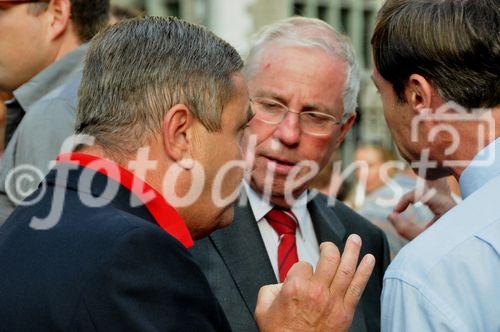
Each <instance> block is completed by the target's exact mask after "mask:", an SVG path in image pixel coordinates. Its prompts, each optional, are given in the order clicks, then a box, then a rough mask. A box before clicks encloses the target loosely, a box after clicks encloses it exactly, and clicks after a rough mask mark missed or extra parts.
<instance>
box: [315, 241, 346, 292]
mask: <svg viewBox="0 0 500 332" xmlns="http://www.w3.org/2000/svg"><path fill="white" fill-rule="evenodd" d="M319 249H320V257H319V262H318V265H316V271H315V272H314V275H313V276H312V281H314V282H318V283H321V284H323V285H324V286H325V287H327V288H328V287H330V285H331V283H332V281H333V278H334V277H335V273H336V272H337V268H338V265H339V263H340V251H339V249H338V248H337V246H336V245H335V244H333V243H331V242H324V243H322V244H321V245H320V247H319Z"/></svg>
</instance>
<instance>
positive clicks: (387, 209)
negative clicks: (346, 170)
mask: <svg viewBox="0 0 500 332" xmlns="http://www.w3.org/2000/svg"><path fill="white" fill-rule="evenodd" d="M354 161H355V162H358V163H362V164H363V165H360V166H359V167H358V168H357V169H356V185H355V186H354V189H353V190H352V192H351V193H350V195H349V203H351V204H352V206H353V207H354V209H355V210H356V211H357V212H358V213H359V214H361V215H362V216H363V217H365V218H367V219H368V220H370V221H371V222H372V223H374V224H375V225H377V226H379V227H380V228H381V229H382V230H384V232H385V234H386V235H387V239H388V241H389V246H390V249H391V257H394V256H395V255H396V254H397V253H398V252H399V250H400V249H401V248H402V247H403V246H404V245H405V244H406V243H408V239H406V238H405V237H403V236H402V235H400V234H399V233H398V230H397V229H396V228H395V227H394V226H393V225H392V223H390V222H389V220H388V219H387V218H388V217H389V215H390V214H391V213H392V211H393V209H394V207H395V206H396V204H397V203H398V201H399V200H400V199H401V198H402V196H403V195H404V194H405V193H407V192H409V191H411V190H413V189H414V188H415V186H416V183H417V181H416V175H415V173H414V172H413V171H412V170H411V169H409V168H405V169H404V170H403V171H401V169H398V168H396V167H394V165H393V166H391V165H390V164H389V163H391V162H395V161H396V155H395V154H394V153H393V152H392V151H390V150H389V149H386V148H384V147H383V146H381V145H377V144H365V145H361V146H359V147H357V148H356V151H355V157H354ZM403 217H404V218H405V219H406V220H408V222H410V221H411V222H412V223H414V224H416V226H422V227H424V226H425V225H426V224H427V222H428V221H429V220H430V219H432V218H433V217H434V215H433V214H432V212H431V211H430V210H429V209H428V208H427V207H426V206H424V205H417V206H413V207H411V208H410V209H408V210H407V211H406V212H405V213H404V216H403Z"/></svg>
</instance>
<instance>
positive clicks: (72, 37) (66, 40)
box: [54, 26, 82, 62]
mask: <svg viewBox="0 0 500 332" xmlns="http://www.w3.org/2000/svg"><path fill="white" fill-rule="evenodd" d="M81 45H82V42H81V41H80V38H78V35H77V34H76V31H74V28H73V27H72V26H70V28H68V30H67V31H66V32H65V34H64V35H63V36H62V37H61V41H60V46H59V49H58V50H57V52H56V54H55V57H54V62H56V61H59V60H61V59H62V58H64V57H65V56H66V55H67V54H68V53H71V52H72V51H74V50H75V49H76V48H78V47H80V46H81Z"/></svg>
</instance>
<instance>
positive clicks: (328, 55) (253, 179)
mask: <svg viewBox="0 0 500 332" xmlns="http://www.w3.org/2000/svg"><path fill="white" fill-rule="evenodd" d="M245 76H246V80H247V82H248V85H249V92H250V100H251V107H252V110H253V112H254V113H255V117H254V118H253V120H252V121H251V122H250V123H249V128H248V129H247V131H246V133H245V140H244V141H245V142H244V143H245V145H246V147H247V152H248V153H249V154H251V155H253V156H254V158H253V163H252V171H251V175H250V177H248V178H246V179H245V181H244V184H243V186H244V194H246V195H245V197H243V199H242V200H241V201H240V204H239V206H238V207H237V208H236V210H235V216H234V220H233V224H232V225H231V226H230V227H228V228H226V229H223V230H219V231H217V232H215V233H213V234H212V235H210V237H209V238H208V239H204V240H202V241H199V242H197V244H196V246H195V247H194V249H193V251H192V252H193V254H194V256H195V258H196V259H197V260H198V262H199V263H200V265H201V266H202V268H203V270H204V272H205V274H206V275H207V277H208V280H209V282H210V283H211V286H212V289H213V290H214V292H215V293H216V295H217V296H218V298H219V301H220V302H221V304H222V307H223V309H224V311H225V313H226V316H227V317H228V319H229V322H230V324H231V326H232V328H233V329H234V330H237V331H255V330H257V326H256V324H255V322H254V320H253V312H254V309H255V306H256V300H257V293H258V291H259V288H260V287H261V286H262V285H265V284H269V283H275V282H283V281H284V280H286V278H287V274H288V273H289V269H290V267H291V266H292V265H293V264H294V263H295V262H297V261H302V262H306V263H308V264H309V265H310V266H312V267H316V266H317V263H318V258H319V256H320V246H319V243H321V242H324V241H331V242H333V243H335V244H336V245H337V246H338V247H339V248H341V249H342V248H344V247H345V249H346V250H347V249H349V245H350V244H349V243H351V244H352V242H350V241H347V239H348V237H351V240H354V243H356V244H355V246H356V247H358V248H359V247H360V246H361V241H362V242H363V248H362V250H361V251H362V253H363V254H366V253H371V254H373V255H374V256H375V258H376V261H377V264H376V266H375V269H374V272H373V275H372V277H371V279H370V281H369V283H368V286H367V289H366V291H365V292H364V294H363V297H362V299H361V303H360V305H359V306H358V310H357V311H356V315H355V317H354V321H353V325H352V327H351V330H353V331H368V330H369V331H375V330H378V329H379V328H380V294H381V290H382V277H383V273H384V271H385V268H386V266H387V265H388V264H389V250H388V244H387V240H386V237H385V235H384V234H383V232H382V231H381V230H379V229H378V228H377V227H375V226H373V225H372V224H371V223H370V222H368V221H367V220H365V219H363V218H362V217H361V216H359V215H357V214H356V213H355V212H353V211H352V210H351V209H349V208H348V207H347V206H345V205H343V204H342V203H340V202H338V201H336V202H334V203H335V204H329V201H328V198H327V197H326V196H323V195H320V194H318V193H317V192H314V191H309V190H308V189H307V188H308V184H309V183H310V181H311V180H312V178H313V177H314V175H315V174H316V173H317V172H318V171H319V170H321V169H322V168H323V167H324V166H325V165H326V164H327V162H328V161H329V159H330V156H331V155H332V153H333V152H334V151H335V150H336V149H338V148H339V146H340V144H341V142H342V141H343V139H344V137H345V135H346V134H347V132H348V130H349V129H350V128H351V126H352V125H353V123H354V120H355V117H356V114H355V108H356V99H357V94H358V91H359V80H360V73H359V67H358V64H357V63H356V59H355V54H354V50H353V48H352V45H351V43H350V42H349V41H348V39H347V38H346V37H345V36H343V35H341V34H339V33H338V32H336V31H335V30H334V29H333V28H332V27H331V26H329V25H328V24H326V23H325V22H322V21H320V20H317V19H309V18H290V19H286V20H283V21H280V22H278V23H275V24H272V25H270V26H267V27H265V28H264V29H263V30H262V31H261V32H260V33H258V34H257V36H256V38H255V39H254V41H253V44H252V47H251V50H250V53H249V56H248V60H247V63H246V68H245ZM246 198H248V201H247V200H246ZM333 201H334V200H333ZM246 203H249V204H246ZM353 233H356V234H359V235H360V237H358V236H356V235H351V234H353ZM346 242H347V243H348V244H346ZM355 259H357V257H356V258H355ZM343 272H344V273H345V274H346V275H352V271H349V270H345V271H343Z"/></svg>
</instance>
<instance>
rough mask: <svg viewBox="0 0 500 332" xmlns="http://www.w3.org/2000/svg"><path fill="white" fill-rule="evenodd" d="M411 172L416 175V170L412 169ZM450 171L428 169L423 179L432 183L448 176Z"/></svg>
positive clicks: (445, 169)
mask: <svg viewBox="0 0 500 332" xmlns="http://www.w3.org/2000/svg"><path fill="white" fill-rule="evenodd" d="M412 169H413V172H415V174H417V175H418V168H412ZM451 174H452V173H451V170H450V169H449V168H429V169H427V172H426V173H425V177H424V178H425V179H426V180H429V181H434V180H437V179H441V178H444V177H447V176H450V175H451Z"/></svg>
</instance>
